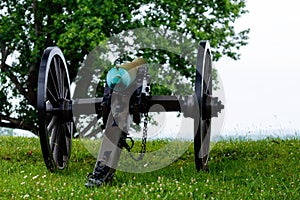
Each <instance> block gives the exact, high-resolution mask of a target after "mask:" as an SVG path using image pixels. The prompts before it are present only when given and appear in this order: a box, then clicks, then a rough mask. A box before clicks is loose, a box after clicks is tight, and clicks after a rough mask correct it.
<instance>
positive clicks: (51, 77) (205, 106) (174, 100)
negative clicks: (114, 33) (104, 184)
mask: <svg viewBox="0 0 300 200" xmlns="http://www.w3.org/2000/svg"><path fill="white" fill-rule="evenodd" d="M134 62H135V63H134ZM134 62H133V63H134V64H132V65H126V64H125V65H123V66H120V67H114V68H112V69H111V70H110V71H109V72H108V73H107V76H106V86H105V89H104V95H103V97H94V98H84V99H71V88H70V79H69V75H68V69H67V64H66V61H65V58H64V55H63V53H62V51H61V50H60V49H59V48H58V47H48V48H47V49H46V50H45V51H44V53H43V56H42V59H41V64H40V68H39V74H38V91H37V104H38V124H39V138H40V144H41V149H42V153H43V157H44V161H45V164H46V167H47V169H49V170H50V171H55V170H56V169H64V168H65V167H66V166H67V164H68V161H69V159H70V155H71V146H72V137H73V135H74V133H75V132H76V127H75V124H74V120H73V109H74V108H81V109H79V110H83V111H84V112H86V113H90V114H98V115H99V116H101V117H102V118H103V123H104V128H105V130H110V128H111V127H112V124H115V121H116V119H114V117H113V116H111V115H110V113H111V112H112V110H114V112H118V111H117V110H118V108H119V106H120V105H119V104H121V103H122V102H124V101H126V102H125V104H124V105H125V107H127V108H126V109H127V110H128V115H132V116H133V117H132V119H133V121H134V122H135V123H140V122H141V116H142V115H144V116H146V117H147V114H148V112H149V110H150V108H151V107H152V106H153V105H156V104H159V105H161V107H163V108H164V109H163V110H164V111H165V112H174V111H177V112H181V113H183V115H184V116H185V117H190V118H193V119H194V124H193V125H194V129H195V130H194V155H195V165H196V170H208V160H209V148H210V134H211V126H210V125H211V119H212V118H213V117H217V116H218V113H220V112H221V110H222V109H224V105H223V104H222V102H221V101H220V100H219V99H218V98H217V97H213V96H212V90H213V88H212V87H213V86H212V60H211V51H210V45H209V42H208V41H201V42H200V43H199V47H198V50H197V62H196V63H197V64H196V72H195V83H194V85H195V86H194V93H193V94H190V95H187V96H180V97H178V96H172V95H160V96H155V95H152V94H151V77H150V75H149V73H148V65H147V63H146V62H145V61H144V60H143V59H140V60H136V61H134ZM130 87H133V88H134V91H133V92H131V93H130V94H128V95H129V96H128V95H127V97H126V98H124V96H126V95H124V94H125V93H126V91H127V90H128V88H130ZM113 91H116V92H117V94H119V96H118V98H116V99H118V100H117V101H113V100H112V93H113ZM120 99H121V100H120ZM91 106H94V107H95V108H96V109H95V110H96V112H97V113H93V110H89V107H91ZM195 112H197V113H195ZM117 140H118V141H117V143H118V144H120V143H121V144H122V145H123V146H122V147H124V146H125V147H126V138H125V139H124V138H122V137H121V136H120V137H119V138H117ZM124 141H125V142H124ZM145 142H146V133H145V131H144V135H143V140H142V143H143V144H144V143H145ZM127 148H128V145H127ZM141 153H142V154H144V153H145V147H144V148H143V151H141ZM112 173H113V172H112Z"/></svg>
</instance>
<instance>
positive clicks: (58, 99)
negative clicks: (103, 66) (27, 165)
mask: <svg viewBox="0 0 300 200" xmlns="http://www.w3.org/2000/svg"><path fill="white" fill-rule="evenodd" d="M37 94H38V95H37V104H38V123H39V137H40V144H41V148H42V153H43V157H44V161H45V164H46V166H47V168H48V169H49V170H50V171H54V170H56V169H64V168H65V167H66V166H67V163H68V161H69V158H70V153H71V143H72V135H73V132H74V124H73V120H72V117H70V116H68V115H69V112H67V111H66V110H68V109H66V107H67V105H69V104H68V102H71V93H70V80H69V75H68V70H67V66H66V61H65V58H64V56H63V54H62V52H61V50H60V49H59V48H58V47H48V48H47V49H46V50H45V51H44V54H43V57H42V60H41V64H40V68H39V76H38V91H37Z"/></svg>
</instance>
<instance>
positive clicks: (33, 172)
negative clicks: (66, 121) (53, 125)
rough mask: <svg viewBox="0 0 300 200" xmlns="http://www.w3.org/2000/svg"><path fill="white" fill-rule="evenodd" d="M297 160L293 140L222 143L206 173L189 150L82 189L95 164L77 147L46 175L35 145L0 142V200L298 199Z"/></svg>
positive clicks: (299, 147) (299, 150) (299, 145)
mask: <svg viewBox="0 0 300 200" xmlns="http://www.w3.org/2000/svg"><path fill="white" fill-rule="evenodd" d="M156 145H157V144H156ZM149 146H150V147H149V148H151V144H149ZM299 160H300V141H299V140H280V139H275V140H274V139H268V140H262V141H224V142H218V143H217V144H216V145H215V146H214V148H213V149H212V151H211V160H210V171H209V172H208V173H207V172H199V173H197V172H196V171H195V167H194V160H193V150H192V147H191V148H190V149H189V150H188V151H187V152H186V153H185V154H184V155H183V156H182V157H180V159H178V160H177V161H176V162H174V163H172V164H171V165H170V166H168V167H165V168H163V169H161V170H157V171H154V172H148V173H140V174H134V173H125V172H121V171H117V173H116V176H115V179H114V181H113V183H112V185H106V186H104V187H101V188H95V189H87V188H85V187H84V183H85V177H86V175H87V173H89V172H91V171H92V169H93V166H94V162H95V158H94V157H93V156H91V155H90V154H89V153H88V151H87V150H86V149H85V148H84V147H83V145H82V143H81V142H79V141H76V140H75V141H74V143H73V151H72V156H71V160H70V164H69V166H68V168H67V169H66V170H63V171H59V172H57V173H52V174H51V173H49V172H47V170H46V167H45V166H44V163H43V158H42V154H41V150H40V146H39V141H38V140H37V139H32V138H31V139H29V138H16V137H0V166H1V168H0V169H1V175H0V176H1V179H0V199H54V200H56V199H300V161H299Z"/></svg>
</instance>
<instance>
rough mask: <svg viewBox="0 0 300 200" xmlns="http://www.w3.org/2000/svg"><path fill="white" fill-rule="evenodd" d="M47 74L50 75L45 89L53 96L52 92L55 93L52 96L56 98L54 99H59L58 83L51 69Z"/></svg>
mask: <svg viewBox="0 0 300 200" xmlns="http://www.w3.org/2000/svg"><path fill="white" fill-rule="evenodd" d="M49 74H50V78H51V79H50V80H49V83H48V85H47V89H49V90H50V91H51V93H52V94H53V95H54V93H53V92H55V95H54V96H55V97H56V99H59V97H60V95H59V87H58V85H57V84H58V82H57V78H56V76H55V75H54V74H53V71H52V68H50V70H49ZM52 90H54V91H52Z"/></svg>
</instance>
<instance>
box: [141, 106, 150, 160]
mask: <svg viewBox="0 0 300 200" xmlns="http://www.w3.org/2000/svg"><path fill="white" fill-rule="evenodd" d="M144 117H145V119H144V129H143V137H142V148H141V154H142V155H143V157H144V154H145V153H146V143H147V133H148V121H149V117H148V112H146V113H145V114H144Z"/></svg>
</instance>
